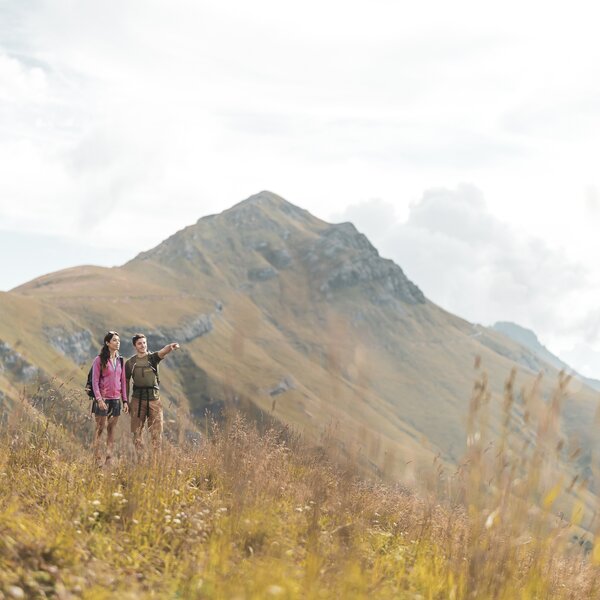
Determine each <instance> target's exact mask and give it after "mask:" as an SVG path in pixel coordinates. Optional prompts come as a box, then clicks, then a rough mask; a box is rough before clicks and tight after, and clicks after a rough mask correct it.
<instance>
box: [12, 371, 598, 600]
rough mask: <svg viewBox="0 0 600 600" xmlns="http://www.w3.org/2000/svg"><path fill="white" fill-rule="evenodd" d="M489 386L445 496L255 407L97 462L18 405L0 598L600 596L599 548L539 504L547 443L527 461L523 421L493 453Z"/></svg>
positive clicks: (479, 388)
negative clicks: (304, 435)
mask: <svg viewBox="0 0 600 600" xmlns="http://www.w3.org/2000/svg"><path fill="white" fill-rule="evenodd" d="M511 393H512V392H511V389H510V388H507V391H506V398H505V404H506V405H507V406H508V405H510V394H511ZM486 395H487V391H486V386H485V380H484V379H482V380H481V381H479V382H478V383H477V384H476V386H475V389H474V394H473V398H472V406H471V413H470V425H469V428H470V431H471V433H470V436H471V437H470V441H469V449H468V454H467V457H466V459H465V461H464V463H463V464H461V466H460V467H459V469H458V471H457V473H456V475H455V478H454V480H453V481H452V482H449V484H448V487H449V488H450V487H452V486H454V488H455V489H456V491H455V492H453V493H450V494H448V495H447V496H446V498H445V499H443V500H442V499H441V498H440V496H438V495H434V494H433V493H431V494H429V495H427V494H422V495H420V496H418V495H416V494H414V493H411V492H409V491H407V490H405V489H403V488H402V487H399V486H397V485H393V484H385V483H382V482H376V481H369V480H366V479H365V478H364V477H361V476H359V475H358V474H357V471H356V469H355V468H354V467H353V466H352V465H351V464H347V465H346V466H344V465H343V464H340V463H339V462H336V463H335V464H334V462H333V461H331V460H330V459H329V458H328V456H329V453H328V451H327V450H328V449H327V443H328V442H327V440H324V443H323V446H321V447H319V448H310V447H307V446H306V445H305V444H304V443H303V442H302V440H301V439H300V438H299V437H298V436H296V435H294V434H293V433H291V432H290V431H288V430H286V429H270V430H268V431H266V432H265V433H259V432H258V431H257V430H256V428H255V427H254V426H253V425H251V424H249V423H248V422H246V421H245V420H244V419H242V418H241V417H239V416H234V417H232V418H231V419H229V420H228V421H226V422H225V423H223V424H221V425H219V426H217V425H214V426H213V430H212V431H211V432H210V435H208V436H206V437H205V438H204V439H203V442H202V443H201V444H199V445H190V446H187V447H181V448H173V447H168V448H166V449H165V451H164V452H163V453H162V454H161V455H160V456H159V457H157V458H155V459H154V460H151V461H149V462H147V463H143V464H139V465H134V464H132V463H130V462H128V461H125V460H121V461H120V462H117V463H115V464H114V465H112V466H111V467H110V468H104V469H98V468H96V467H94V466H93V462H92V457H91V453H90V452H89V451H88V450H82V449H81V447H79V446H78V445H77V444H73V443H68V442H67V441H66V437H65V435H64V432H61V429H60V427H55V426H53V425H52V424H49V423H48V421H46V420H44V419H43V418H38V419H30V418H27V419H26V418H24V417H23V419H22V420H20V421H19V420H18V418H17V417H16V416H15V414H16V413H15V412H13V414H12V415H11V418H10V419H8V422H7V423H5V424H4V425H3V429H2V432H1V435H0V599H3V598H59V599H69V598H86V599H109V598H111V599H112V598H119V599H128V598H186V599H187V598H198V599H199V598H239V599H242V598H244V599H250V598H260V599H262V598H303V599H304V598H365V597H373V598H395V599H397V598H400V599H404V598H406V599H408V598H412V599H416V598H422V599H440V600H441V599H461V598H478V599H479V598H482V599H487V598H490V599H492V598H493V599H506V600H514V599H517V598H519V599H532V598H540V599H541V598H544V599H545V598H578V599H579V598H596V597H600V577H599V573H598V567H596V566H594V562H598V561H597V560H595V559H596V558H597V554H598V553H597V552H596V550H595V549H592V550H591V552H589V553H588V554H587V555H586V554H585V553H584V552H583V551H582V549H581V548H580V547H579V546H577V545H574V544H573V543H572V536H573V525H574V524H573V523H572V522H569V521H565V520H564V519H558V518H555V517H552V516H551V513H550V511H549V510H548V511H545V510H543V509H542V510H540V509H539V506H538V505H537V504H535V502H534V496H535V494H537V495H539V494H540V489H541V488H540V477H539V472H540V470H541V469H542V465H541V462H542V460H543V457H544V452H543V451H542V450H543V444H541V442H540V444H538V445H536V446H535V448H536V449H534V450H533V451H532V454H531V455H529V458H525V457H526V456H527V453H526V452H518V453H514V452H513V453H512V454H511V453H510V449H509V446H510V444H509V435H510V422H509V421H510V419H509V418H508V417H507V420H506V428H505V431H504V433H503V437H502V439H501V444H500V450H499V452H497V453H494V455H493V458H492V459H489V460H488V459H487V458H486V452H485V446H484V440H483V439H482V437H481V434H480V433H479V424H478V423H480V421H479V420H478V419H479V415H480V412H481V410H482V407H484V406H485V404H486V401H487V400H486V397H487V396H486ZM488 399H489V398H488ZM509 410H510V406H508V408H507V415H508V414H509ZM473 432H475V433H473ZM542 433H544V432H543V431H542ZM539 435H540V436H542V434H539ZM542 437H543V436H542ZM505 446H506V447H505ZM540 448H541V449H542V450H540ZM489 454H490V456H491V453H489ZM486 461H487V462H486ZM519 461H520V462H519ZM524 461H525V462H524ZM536 461H537V462H536ZM499 465H500V466H499ZM489 469H492V470H495V471H494V472H493V473H492V476H491V478H490V472H489ZM511 469H512V470H511ZM527 469H529V470H530V473H529V474H528V473H526V471H527ZM433 472H434V473H435V468H434V469H433ZM529 475H530V476H529ZM492 479H495V480H496V484H494V485H490V481H491V480H492ZM516 479H518V480H519V482H520V484H519V485H520V486H521V487H520V488H518V489H517V488H515V486H514V485H513V484H514V482H515V480H516ZM486 480H487V487H486V485H484V482H485V481H486ZM523 481H529V487H527V486H525V487H524V486H523V485H522V482H523ZM450 483H451V485H450ZM484 487H485V488H486V489H487V490H488V491H482V490H483V488H484ZM430 489H433V486H431V487H430ZM557 495H558V491H556V492H554V491H553V488H550V491H549V492H543V493H542V496H541V498H542V505H544V503H545V507H546V508H547V509H550V508H551V506H552V504H553V502H554V500H555V498H556V496H557ZM575 525H576V523H575Z"/></svg>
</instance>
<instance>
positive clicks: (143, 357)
mask: <svg viewBox="0 0 600 600" xmlns="http://www.w3.org/2000/svg"><path fill="white" fill-rule="evenodd" d="M131 341H132V343H133V347H134V348H135V352H136V353H135V354H134V355H133V356H132V357H131V358H130V359H129V360H128V361H127V362H126V363H125V377H126V379H127V390H128V391H129V385H130V381H131V380H133V391H132V392H131V393H130V395H129V398H130V408H129V414H130V415H131V433H132V434H133V445H134V447H135V450H136V454H137V456H138V458H141V456H142V455H143V452H144V442H143V440H142V432H143V430H144V423H145V422H146V421H147V422H148V431H149V432H150V436H151V438H152V446H153V448H154V451H155V452H156V451H157V450H159V449H160V446H161V443H162V433H163V409H162V404H161V400H160V390H159V384H160V379H159V377H158V364H159V363H160V361H161V360H162V359H163V358H164V357H165V356H166V355H167V354H169V353H170V352H172V351H173V350H177V349H178V348H179V344H177V343H176V342H173V343H171V344H167V345H166V346H165V347H164V348H162V349H161V350H159V351H158V352H148V341H147V340H146V336H145V335H144V334H143V333H136V334H135V335H134V336H133V338H132V340H131Z"/></svg>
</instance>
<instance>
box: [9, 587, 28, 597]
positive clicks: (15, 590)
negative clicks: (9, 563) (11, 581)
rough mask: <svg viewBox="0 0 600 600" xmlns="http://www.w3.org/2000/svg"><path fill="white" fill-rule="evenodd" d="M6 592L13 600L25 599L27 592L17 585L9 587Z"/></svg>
mask: <svg viewBox="0 0 600 600" xmlns="http://www.w3.org/2000/svg"><path fill="white" fill-rule="evenodd" d="M6 592H7V593H8V595H9V596H10V597H11V598H16V599H20V598H25V592H24V591H23V590H22V589H21V588H20V587H19V586H17V585H9V586H8V588H7V589H6Z"/></svg>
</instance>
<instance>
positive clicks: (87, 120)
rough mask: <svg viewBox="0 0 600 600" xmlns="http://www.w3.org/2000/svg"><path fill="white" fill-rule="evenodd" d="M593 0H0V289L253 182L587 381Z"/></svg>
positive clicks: (151, 229)
mask: <svg viewBox="0 0 600 600" xmlns="http://www.w3.org/2000/svg"><path fill="white" fill-rule="evenodd" d="M598 16H599V15H598V11H597V10H596V9H595V3H594V2H577V1H574V2H573V1H571V2H569V3H566V2H562V3H542V2H523V1H522V0H521V1H519V2H517V1H512V0H508V1H504V2H502V3H494V4H491V3H482V2H465V1H460V0H457V1H454V2H443V1H441V0H440V1H437V2H427V1H422V2H411V3H408V2H399V1H398V0H393V1H392V0H390V1H385V0H371V1H369V2H367V1H360V2H358V1H354V2H353V1H348V0H346V1H344V2H341V1H340V2H338V1H324V0H320V1H319V2H316V1H313V0H304V1H303V2H301V3H300V2H298V3H286V2H275V1H267V0H255V1H254V2H241V1H239V2H238V1H230V2H212V1H210V2H202V1H198V0H193V1H192V0H190V1H183V0H173V1H171V2H158V1H149V0H145V1H144V2H142V1H141V0H136V1H131V0H119V1H118V2H116V1H110V0H108V1H107V0H105V1H103V2H87V1H76V0H69V1H67V0H62V1H61V0H53V1H52V2H46V1H44V0H39V1H33V0H0V252H2V256H3V257H4V258H3V261H2V269H1V270H0V289H3V290H8V289H10V288H12V287H14V286H16V285H18V284H20V283H23V282H25V281H27V280H29V279H31V278H33V277H36V276H38V275H41V274H43V273H47V272H49V271H53V270H57V269H60V268H64V267H68V266H74V265H77V264H84V263H94V264H101V265H107V266H111V265H115V264H121V263H123V262H125V261H126V260H128V259H129V258H132V257H133V256H134V255H135V254H137V253H138V252H139V251H142V250H145V249H148V248H150V247H152V246H154V245H156V244H157V243H158V242H160V241H161V240H163V239H164V238H166V237H167V236H169V235H170V234H172V233H173V232H174V231H176V230H178V229H180V228H182V227H184V226H186V225H189V224H191V223H193V222H195V221H196V220H197V219H198V218H199V217H201V216H203V215H206V214H210V213H214V212H219V211H221V210H224V209H225V208H227V207H229V206H231V205H232V204H234V203H236V202H238V201H240V200H242V199H244V198H246V197H248V196H250V195H252V194H253V193H256V192H258V191H260V190H263V189H268V190H271V191H273V192H276V193H278V194H280V195H282V196H283V197H285V198H286V199H288V200H290V201H291V202H293V203H295V204H298V205H300V206H302V207H304V208H306V209H308V210H310V211H311V212H313V213H314V214H316V215H317V216H319V217H321V218H324V219H326V220H346V219H349V220H352V221H353V222H354V223H355V224H356V226H357V227H358V228H359V229H360V230H362V231H364V232H365V233H367V235H368V236H369V237H370V239H371V240H372V242H373V243H374V244H375V246H377V247H378V248H379V249H380V251H381V253H382V254H383V255H384V256H388V257H391V258H393V259H394V260H396V262H398V264H400V266H402V267H403V269H404V270H405V271H406V273H407V274H408V275H409V277H410V278H411V279H413V280H414V281H415V283H417V285H419V286H420V287H421V288H422V289H423V291H424V292H425V294H426V295H427V296H428V297H429V298H430V299H432V300H433V301H435V302H437V303H438V304H440V305H441V306H443V307H444V308H446V309H447V310H450V311H452V312H455V313H457V314H459V315H460V316H462V317H465V318H467V319H469V320H471V321H474V322H479V323H483V324H486V325H487V324H492V323H493V322H495V321H497V320H512V321H516V322H518V323H520V324H522V325H524V326H526V327H530V328H533V329H534V330H535V331H536V332H537V334H538V335H539V337H540V339H541V340H542V342H543V343H545V344H546V345H547V346H548V347H549V348H550V349H551V350H552V351H554V352H555V353H558V354H559V355H560V356H561V358H563V359H564V360H566V361H567V362H570V363H571V364H573V365H574V366H575V367H577V368H578V369H579V370H581V371H582V372H584V373H585V374H587V375H591V376H595V377H598V378H600V277H599V275H598V267H597V260H598V258H600V236H599V235H597V233H596V232H597V230H598V227H599V226H600V191H599V190H600V177H599V175H598V173H599V171H598V160H599V157H600V135H599V134H600V77H599V76H598V75H599V73H598V71H599V68H600V43H599V41H598V39H599V37H598V32H597V29H598V22H599V20H598Z"/></svg>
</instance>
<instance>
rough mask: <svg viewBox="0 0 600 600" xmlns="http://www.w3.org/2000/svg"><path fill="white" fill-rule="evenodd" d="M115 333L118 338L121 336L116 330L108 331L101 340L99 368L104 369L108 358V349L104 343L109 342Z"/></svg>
mask: <svg viewBox="0 0 600 600" xmlns="http://www.w3.org/2000/svg"><path fill="white" fill-rule="evenodd" d="M115 335H116V336H117V337H118V338H120V337H121V336H120V335H119V332H118V331H109V332H108V333H107V334H106V335H105V336H104V341H103V342H102V350H100V369H104V368H105V367H106V365H107V363H108V359H109V357H110V350H109V349H108V346H107V345H106V344H107V343H108V342H110V340H112V339H113V338H114V337H115Z"/></svg>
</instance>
